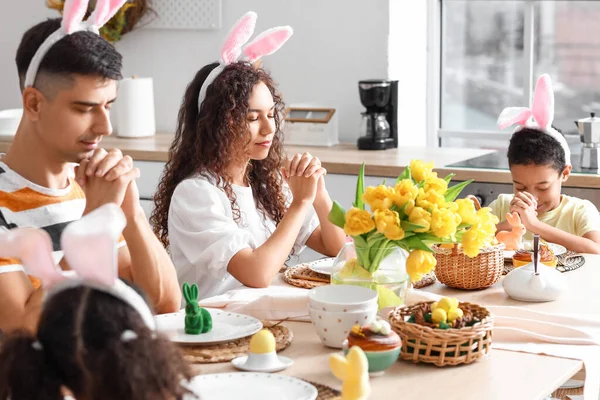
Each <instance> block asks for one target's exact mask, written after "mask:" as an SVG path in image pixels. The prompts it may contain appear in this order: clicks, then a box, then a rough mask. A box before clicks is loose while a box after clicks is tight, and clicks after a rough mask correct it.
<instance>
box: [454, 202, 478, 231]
mask: <svg viewBox="0 0 600 400" xmlns="http://www.w3.org/2000/svg"><path fill="white" fill-rule="evenodd" d="M456 204H457V205H458V211H457V212H458V215H460V218H461V219H462V223H463V224H469V225H473V224H474V223H475V222H477V211H476V210H475V203H473V200H471V199H459V200H456Z"/></svg>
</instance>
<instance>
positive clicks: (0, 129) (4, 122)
mask: <svg viewBox="0 0 600 400" xmlns="http://www.w3.org/2000/svg"><path fill="white" fill-rule="evenodd" d="M22 116H23V109H22V108H16V109H11V110H2V111H0V135H4V136H7V135H14V134H15V133H16V132H17V128H18V127H19V122H21V117H22Z"/></svg>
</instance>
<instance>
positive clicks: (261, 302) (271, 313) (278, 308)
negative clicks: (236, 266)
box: [199, 276, 310, 322]
mask: <svg viewBox="0 0 600 400" xmlns="http://www.w3.org/2000/svg"><path fill="white" fill-rule="evenodd" d="M308 292H309V291H308V289H302V288H297V287H292V286H289V285H287V284H286V283H285V282H283V280H282V279H281V277H280V276H278V277H277V278H276V280H275V281H274V282H273V284H272V285H271V286H269V287H268V288H265V289H253V288H248V287H242V288H240V289H235V290H230V291H228V292H227V293H224V294H222V295H218V296H214V297H209V298H206V299H203V300H200V302H199V305H200V307H208V308H219V309H223V310H227V311H231V312H236V313H240V314H246V315H251V316H253V317H254V318H258V319H260V320H263V321H280V320H294V321H304V322H310V317H309V315H308Z"/></svg>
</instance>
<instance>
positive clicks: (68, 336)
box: [0, 204, 192, 400]
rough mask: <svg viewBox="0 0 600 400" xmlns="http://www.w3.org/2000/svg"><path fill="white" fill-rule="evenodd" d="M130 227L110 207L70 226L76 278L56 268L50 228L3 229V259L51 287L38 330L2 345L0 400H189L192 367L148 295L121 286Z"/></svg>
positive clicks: (68, 254)
mask: <svg viewBox="0 0 600 400" xmlns="http://www.w3.org/2000/svg"><path fill="white" fill-rule="evenodd" d="M125 223H126V220H125V216H124V214H123V212H122V211H121V210H120V208H119V207H118V206H116V205H114V204H107V205H105V206H102V207H100V208H98V209H96V210H95V211H93V212H91V213H90V214H88V215H86V216H84V217H83V218H82V219H80V220H78V221H76V222H74V223H72V224H71V225H69V226H68V227H67V228H66V229H65V230H64V232H63V234H62V237H61V242H62V244H63V248H64V252H65V258H67V259H68V261H69V265H70V266H71V267H72V268H73V269H72V270H71V271H68V272H63V271H61V270H60V269H59V268H57V267H56V266H55V264H54V260H53V258H52V243H51V240H50V236H49V235H48V233H46V231H44V230H41V229H35V228H16V229H13V230H10V231H5V232H0V255H1V256H11V257H18V258H19V259H20V260H22V263H23V264H24V266H25V267H26V268H27V269H28V270H29V271H31V272H32V273H35V275H36V276H38V277H40V279H41V280H42V283H43V285H44V287H46V297H45V299H44V302H43V305H42V313H41V318H40V322H39V325H38V329H37V332H36V333H33V332H28V331H17V332H13V333H11V334H8V335H6V336H5V337H4V338H3V341H2V344H1V345H0V400H8V399H13V400H29V399H31V400H36V399H56V400H62V399H63V395H64V394H66V393H69V394H71V395H73V396H74V397H75V398H76V399H78V400H93V399H133V400H135V399H139V400H142V399H144V400H146V399H154V400H173V399H183V398H187V396H186V394H188V393H190V392H189V391H188V390H187V389H186V388H185V387H183V386H182V381H189V380H190V378H191V371H190V367H189V365H188V364H186V363H185V362H184V360H183V359H182V356H181V353H180V352H179V350H178V349H177V348H176V347H175V346H174V344H172V343H171V342H170V341H168V340H167V339H165V338H162V337H161V336H160V335H157V334H156V332H155V330H156V324H155V321H154V317H153V315H152V311H151V310H150V308H149V307H148V305H147V303H146V300H145V299H144V298H143V297H142V295H141V294H140V293H138V292H137V291H136V290H134V289H133V288H132V287H130V286H128V285H126V284H125V283H124V282H123V281H121V280H119V279H118V271H117V262H116V260H117V254H116V253H117V248H116V244H117V242H118V238H119V235H120V233H121V230H122V229H123V227H124V226H125ZM186 386H189V385H186ZM191 397H192V396H191V393H190V398H191Z"/></svg>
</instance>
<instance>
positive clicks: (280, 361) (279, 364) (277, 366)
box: [231, 355, 294, 372]
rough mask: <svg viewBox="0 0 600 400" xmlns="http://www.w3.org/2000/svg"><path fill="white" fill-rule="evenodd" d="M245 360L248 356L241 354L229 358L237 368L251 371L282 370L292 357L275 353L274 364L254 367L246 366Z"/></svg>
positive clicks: (291, 362)
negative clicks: (231, 358) (275, 359)
mask: <svg viewBox="0 0 600 400" xmlns="http://www.w3.org/2000/svg"><path fill="white" fill-rule="evenodd" d="M246 361H248V356H241V357H237V358H234V359H233V360H231V363H232V364H233V366H234V367H236V368H237V369H241V370H242V371H252V372H277V371H282V370H284V369H286V368H287V367H289V366H291V365H292V364H293V363H294V361H292V359H290V358H287V357H284V356H280V355H277V361H276V362H275V363H274V365H266V366H264V365H263V366H260V367H257V368H254V367H248V365H246Z"/></svg>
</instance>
